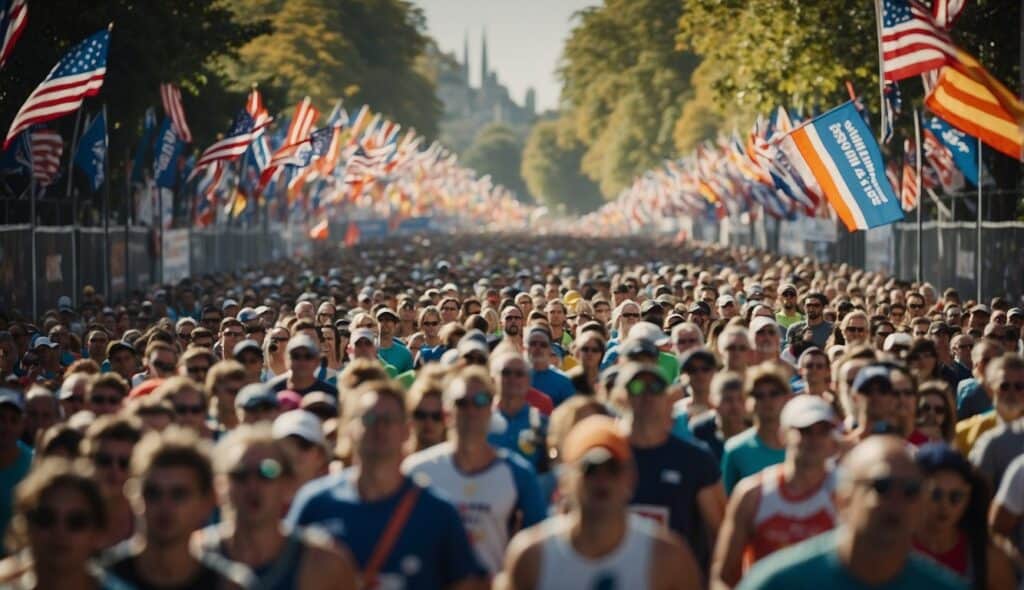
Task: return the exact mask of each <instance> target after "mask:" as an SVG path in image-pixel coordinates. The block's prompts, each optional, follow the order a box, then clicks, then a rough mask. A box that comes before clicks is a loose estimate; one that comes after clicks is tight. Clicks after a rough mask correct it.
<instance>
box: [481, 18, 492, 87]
mask: <svg viewBox="0 0 1024 590" xmlns="http://www.w3.org/2000/svg"><path fill="white" fill-rule="evenodd" d="M481 37H482V38H483V48H482V49H481V50H480V88H484V87H486V86H487V78H488V77H490V71H489V70H488V69H487V27H484V30H483V33H482V35H481Z"/></svg>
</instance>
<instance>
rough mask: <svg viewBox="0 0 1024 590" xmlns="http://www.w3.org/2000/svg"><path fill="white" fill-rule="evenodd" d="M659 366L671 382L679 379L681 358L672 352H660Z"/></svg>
mask: <svg viewBox="0 0 1024 590" xmlns="http://www.w3.org/2000/svg"><path fill="white" fill-rule="evenodd" d="M658 368H659V369H661V372H662V374H663V375H665V379H668V382H669V383H675V382H676V381H678V380H679V359H678V358H676V355H674V354H672V353H671V352H661V351H659V352H658Z"/></svg>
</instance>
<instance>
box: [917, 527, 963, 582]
mask: <svg viewBox="0 0 1024 590" xmlns="http://www.w3.org/2000/svg"><path fill="white" fill-rule="evenodd" d="M914 549H916V550H917V551H918V553H921V554H922V555H927V556H928V557H930V558H932V559H934V560H935V561H936V562H938V563H941V564H942V565H944V566H946V567H947V568H949V569H950V571H952V572H953V573H955V574H957V575H959V576H960V577H961V578H964V579H968V580H969V579H971V578H972V576H971V552H970V546H969V545H968V542H967V533H965V532H963V531H960V536H959V537H958V538H957V541H956V544H955V545H953V547H951V548H950V549H949V551H946V552H944V553H933V552H931V551H929V550H928V548H927V547H925V546H924V545H922V544H921V543H918V541H917V539H914Z"/></svg>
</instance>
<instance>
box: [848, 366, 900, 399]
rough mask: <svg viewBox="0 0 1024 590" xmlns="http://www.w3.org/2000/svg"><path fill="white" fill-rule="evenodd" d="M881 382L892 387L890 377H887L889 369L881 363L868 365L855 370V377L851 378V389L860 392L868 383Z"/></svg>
mask: <svg viewBox="0 0 1024 590" xmlns="http://www.w3.org/2000/svg"><path fill="white" fill-rule="evenodd" d="M875 382H881V383H883V384H884V385H886V386H887V387H889V388H890V389H891V388H892V379H890V378H889V369H888V368H886V367H883V366H881V365H868V366H866V367H864V368H863V369H861V370H860V371H858V372H857V377H856V378H855V379H854V380H853V390H854V391H856V392H861V391H862V390H863V389H864V388H866V387H867V386H868V385H869V384H871V383H875Z"/></svg>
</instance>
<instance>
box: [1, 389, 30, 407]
mask: <svg viewBox="0 0 1024 590" xmlns="http://www.w3.org/2000/svg"><path fill="white" fill-rule="evenodd" d="M5 404H6V405H8V406H14V408H15V409H17V410H18V411H19V412H24V411H25V402H24V401H22V399H21V394H20V393H18V392H17V391H14V390H13V389H6V388H4V389H0V406H2V405H5Z"/></svg>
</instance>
